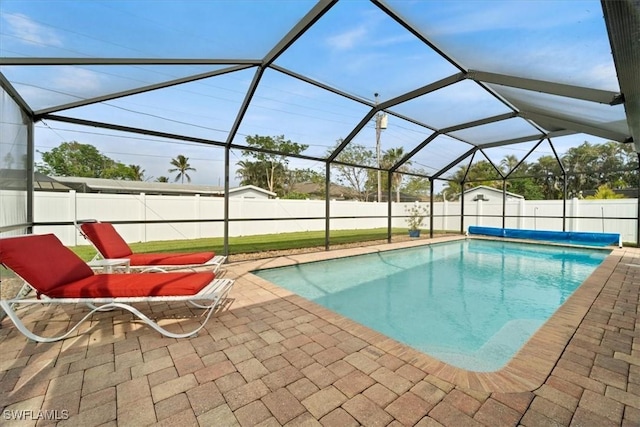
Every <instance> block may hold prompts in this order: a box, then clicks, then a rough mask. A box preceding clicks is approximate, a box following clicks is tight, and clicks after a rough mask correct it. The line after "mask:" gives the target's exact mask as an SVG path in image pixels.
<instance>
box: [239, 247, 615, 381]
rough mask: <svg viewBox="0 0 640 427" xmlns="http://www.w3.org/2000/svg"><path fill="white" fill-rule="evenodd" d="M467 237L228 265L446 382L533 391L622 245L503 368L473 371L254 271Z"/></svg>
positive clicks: (604, 279)
mask: <svg viewBox="0 0 640 427" xmlns="http://www.w3.org/2000/svg"><path fill="white" fill-rule="evenodd" d="M467 238H468V237H466V236H447V237H438V238H434V239H428V240H427V239H425V240H422V239H421V240H417V241H405V242H398V243H393V242H392V243H387V244H381V245H375V246H368V247H358V248H350V249H338V250H335V251H326V252H316V253H305V254H299V255H289V256H280V257H274V258H267V259H262V260H254V261H242V262H238V263H232V264H229V267H228V268H229V269H230V271H232V272H235V273H236V274H237V275H238V278H243V279H246V280H248V281H249V282H250V283H251V284H253V285H255V286H259V287H261V288H262V289H264V290H265V291H268V292H269V293H271V294H273V295H274V296H275V297H277V298H283V299H286V300H287V301H289V302H291V303H294V304H295V305H297V306H299V307H300V308H302V309H304V310H307V311H308V312H309V313H312V314H314V315H316V316H318V317H319V318H322V319H324V320H326V321H327V322H329V323H331V324H333V325H334V326H336V327H338V328H340V329H342V330H344V331H347V332H348V333H350V334H352V335H353V336H355V337H357V338H359V339H362V340H363V341H365V342H366V343H368V344H369V345H372V346H375V347H378V348H380V349H381V350H383V351H386V352H387V353H389V354H391V355H393V356H396V357H398V358H399V359H401V360H403V361H405V362H407V363H410V364H412V365H413V366H415V367H417V368H419V369H421V370H422V371H424V372H425V373H427V374H431V375H433V376H435V377H437V378H439V379H441V380H443V381H446V382H448V383H451V384H454V385H457V386H460V387H464V388H467V389H471V390H477V391H483V392H500V393H517V392H526V391H533V390H535V389H537V388H539V387H540V386H541V385H542V384H544V382H545V380H546V379H547V378H548V376H549V375H550V374H551V372H552V371H553V369H554V367H555V366H556V364H557V362H558V360H559V359H560V357H561V355H562V353H563V352H564V350H565V348H566V346H567V344H568V343H569V341H570V339H571V337H573V335H574V334H575V333H576V331H577V329H578V327H579V326H580V323H581V322H582V320H583V319H584V317H585V316H586V314H587V312H588V311H589V309H590V308H591V306H592V305H593V303H594V302H595V300H596V298H597V297H598V295H599V294H600V292H601V291H602V289H603V288H604V286H605V284H606V283H607V281H608V280H609V278H610V277H611V275H612V274H613V272H614V270H615V268H616V266H617V265H618V264H619V262H620V260H621V259H622V257H623V252H624V249H623V248H610V250H611V253H610V254H609V255H608V256H607V257H606V258H605V259H604V260H603V262H602V263H601V264H600V265H599V266H598V267H597V268H596V269H595V270H594V271H593V272H592V274H591V275H589V277H588V278H587V279H585V281H584V282H583V283H582V284H581V285H580V286H579V287H578V288H577V289H576V290H575V291H574V292H573V293H572V294H571V296H570V297H569V298H567V300H566V301H565V302H564V303H563V304H562V305H561V306H560V307H559V308H558V310H556V312H555V313H554V314H553V315H552V316H551V317H550V318H549V319H547V321H546V322H545V323H544V324H543V325H542V326H541V327H540V328H539V329H538V330H537V331H536V332H535V333H534V334H533V335H532V336H531V338H530V339H529V340H527V342H526V343H525V344H524V345H523V346H522V347H521V348H520V350H519V351H518V352H517V353H516V355H515V356H514V357H513V358H512V359H511V360H510V361H509V362H508V363H507V364H506V365H505V366H504V367H503V368H502V369H500V370H498V371H494V372H475V371H468V370H465V369H462V368H458V367H455V366H452V365H449V364H447V363H445V362H442V361H440V360H438V359H436V358H434V357H433V356H430V355H428V354H426V353H423V352H420V351H419V350H416V349H414V348H412V347H409V346H408V345H406V344H403V343H401V342H399V341H396V340H395V339H393V338H391V337H388V336H386V335H384V334H382V333H380V332H377V331H374V330H372V329H370V328H368V327H367V326H364V325H362V324H360V323H358V322H356V321H354V320H351V319H349V318H347V317H345V316H342V315H341V314H339V313H336V312H334V311H332V310H330V309H328V308H325V307H323V306H321V305H319V304H317V303H315V302H313V301H310V300H307V299H305V298H304V297H301V296H299V295H297V294H294V293H293V292H291V291H288V290H286V289H284V288H281V287H279V286H277V285H275V284H273V283H271V282H269V281H267V280H265V279H262V278H260V277H258V276H256V275H254V274H252V273H251V271H254V270H258V269H265V268H274V267H282V266H287V265H295V264H299V263H307V262H314V261H323V260H329V259H335V258H344V257H348V256H356V255H364V254H367V253H376V252H386V251H390V250H396V249H403V248H409V247H416V246H429V245H433V244H439V243H445V242H450V241H457V240H465V239H467ZM496 240H503V239H496Z"/></svg>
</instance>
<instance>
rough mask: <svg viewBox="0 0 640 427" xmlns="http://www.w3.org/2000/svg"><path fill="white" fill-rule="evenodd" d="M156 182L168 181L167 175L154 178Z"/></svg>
mask: <svg viewBox="0 0 640 427" xmlns="http://www.w3.org/2000/svg"><path fill="white" fill-rule="evenodd" d="M156 182H169V177H166V176H159V177H157V178H156Z"/></svg>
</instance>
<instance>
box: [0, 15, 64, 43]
mask: <svg viewBox="0 0 640 427" xmlns="http://www.w3.org/2000/svg"><path fill="white" fill-rule="evenodd" d="M2 17H3V18H4V20H5V21H7V24H8V28H9V32H10V33H11V35H13V36H14V37H16V38H17V39H19V40H21V41H22V42H23V43H26V44H31V45H36V46H62V40H61V39H60V38H59V37H58V35H57V34H56V32H55V31H53V30H51V29H49V28H46V27H45V26H43V25H41V24H39V23H37V22H35V21H34V20H32V19H31V18H29V17H28V16H26V15H23V14H21V13H5V14H3V15H2Z"/></svg>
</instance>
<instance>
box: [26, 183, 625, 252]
mask: <svg viewBox="0 0 640 427" xmlns="http://www.w3.org/2000/svg"><path fill="white" fill-rule="evenodd" d="M406 205H407V204H406V203H393V204H392V216H394V217H395V218H393V220H392V226H393V227H401V228H402V227H406V222H405V220H404V218H403V216H405V215H406V213H405V206H406ZM422 205H423V206H426V207H428V206H429V204H428V203H422ZM505 207H506V216H507V218H506V219H505V227H507V228H521V229H537V230H562V211H563V205H562V201H561V200H532V201H524V200H519V201H508V202H506V205H505ZM464 208H465V222H464V228H463V229H465V230H466V228H467V227H468V226H470V225H482V226H489V227H502V209H503V206H502V202H501V201H500V202H483V201H477V202H474V201H465V206H464ZM387 209H388V206H387V203H371V202H353V201H332V202H331V205H330V213H331V216H332V217H333V219H331V222H330V227H331V229H333V230H340V229H367V228H378V227H386V226H387ZM460 209H461V206H460V203H459V202H455V203H454V202H438V203H435V204H434V212H433V213H434V224H433V228H434V230H450V231H460V228H461V225H460ZM324 215H325V202H324V201H323V200H280V199H276V200H267V199H241V198H231V199H229V217H230V219H231V220H232V222H230V224H229V235H230V236H245V235H257V234H272V233H286V232H294V231H311V230H324V227H325V220H324ZM566 215H567V217H568V218H567V219H566V231H587V232H606V233H620V235H621V236H622V240H623V241H625V242H635V240H636V223H637V222H636V220H635V218H637V200H636V199H614V200H578V199H573V200H568V201H567V203H566ZM305 218H315V219H305ZM616 218H628V219H616ZM82 219H99V220H102V221H127V222H132V224H118V225H117V228H118V231H119V232H120V233H121V234H122V235H123V237H124V239H125V240H127V241H128V242H144V241H155V240H174V239H194V238H200V237H221V236H222V235H223V231H224V223H223V219H224V198H219V197H201V196H155V195H153V196H152V195H145V194H135V195H125V194H95V193H76V192H74V191H70V192H68V193H60V192H45V191H38V192H36V193H35V198H34V222H36V223H43V222H44V223H48V222H67V223H69V222H74V221H77V220H82ZM173 220H182V221H189V222H182V223H180V222H176V223H172V222H165V223H146V224H145V223H143V222H145V221H159V222H161V221H173ZM236 220H237V221H236ZM136 222H137V223H136ZM423 229H424V230H428V229H429V218H426V219H425V222H424V227H423ZM34 232H35V233H54V234H56V235H57V236H58V237H59V238H60V239H61V240H62V241H63V243H64V244H66V245H79V244H80V245H81V244H86V242H85V241H84V239H83V238H82V237H81V236H80V235H79V234H78V232H77V231H76V229H75V228H74V227H73V226H72V225H51V226H37V227H35V230H34Z"/></svg>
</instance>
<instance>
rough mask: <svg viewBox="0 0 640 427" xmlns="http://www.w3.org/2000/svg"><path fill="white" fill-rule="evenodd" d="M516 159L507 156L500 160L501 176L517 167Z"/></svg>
mask: <svg viewBox="0 0 640 427" xmlns="http://www.w3.org/2000/svg"><path fill="white" fill-rule="evenodd" d="M518 162H519V160H518V158H517V157H516V156H515V155H513V154H507V155H506V156H504V158H503V159H502V160H500V166H501V169H502V173H503V174H508V173H509V172H511V171H512V170H513V169H514V168H515V167H516V166H517V165H518Z"/></svg>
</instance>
